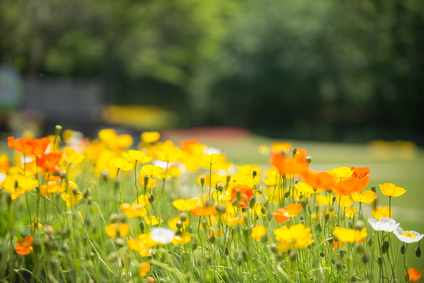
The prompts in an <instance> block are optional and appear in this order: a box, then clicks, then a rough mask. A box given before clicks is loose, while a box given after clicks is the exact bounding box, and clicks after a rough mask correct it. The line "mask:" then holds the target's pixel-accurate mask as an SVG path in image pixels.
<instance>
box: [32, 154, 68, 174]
mask: <svg viewBox="0 0 424 283" xmlns="http://www.w3.org/2000/svg"><path fill="white" fill-rule="evenodd" d="M61 158H62V152H57V153H48V154H45V155H41V156H38V157H37V166H38V167H41V168H43V169H44V170H45V171H47V170H49V171H51V173H53V172H54V171H55V167H56V165H57V164H59V162H60V159H61Z"/></svg>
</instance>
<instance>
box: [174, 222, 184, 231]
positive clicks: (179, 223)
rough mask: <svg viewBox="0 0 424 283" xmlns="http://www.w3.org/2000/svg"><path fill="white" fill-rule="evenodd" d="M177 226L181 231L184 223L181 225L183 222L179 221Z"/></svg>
mask: <svg viewBox="0 0 424 283" xmlns="http://www.w3.org/2000/svg"><path fill="white" fill-rule="evenodd" d="M175 226H177V229H178V230H181V228H182V227H183V223H181V221H177V223H175Z"/></svg>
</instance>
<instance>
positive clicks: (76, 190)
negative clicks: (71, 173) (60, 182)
mask: <svg viewBox="0 0 424 283" xmlns="http://www.w3.org/2000/svg"><path fill="white" fill-rule="evenodd" d="M72 193H73V194H74V195H76V194H78V189H77V188H76V187H72Z"/></svg>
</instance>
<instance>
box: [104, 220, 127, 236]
mask: <svg viewBox="0 0 424 283" xmlns="http://www.w3.org/2000/svg"><path fill="white" fill-rule="evenodd" d="M105 231H106V234H107V235H108V236H109V237H111V238H116V236H119V237H125V236H126V235H128V232H129V231H130V226H128V224H124V223H119V224H111V225H109V226H106V227H105ZM118 233H119V234H118Z"/></svg>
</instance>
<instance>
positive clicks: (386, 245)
mask: <svg viewBox="0 0 424 283" xmlns="http://www.w3.org/2000/svg"><path fill="white" fill-rule="evenodd" d="M389 245H390V244H389V241H384V242H383V253H384V252H387V251H388V250H389Z"/></svg>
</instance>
